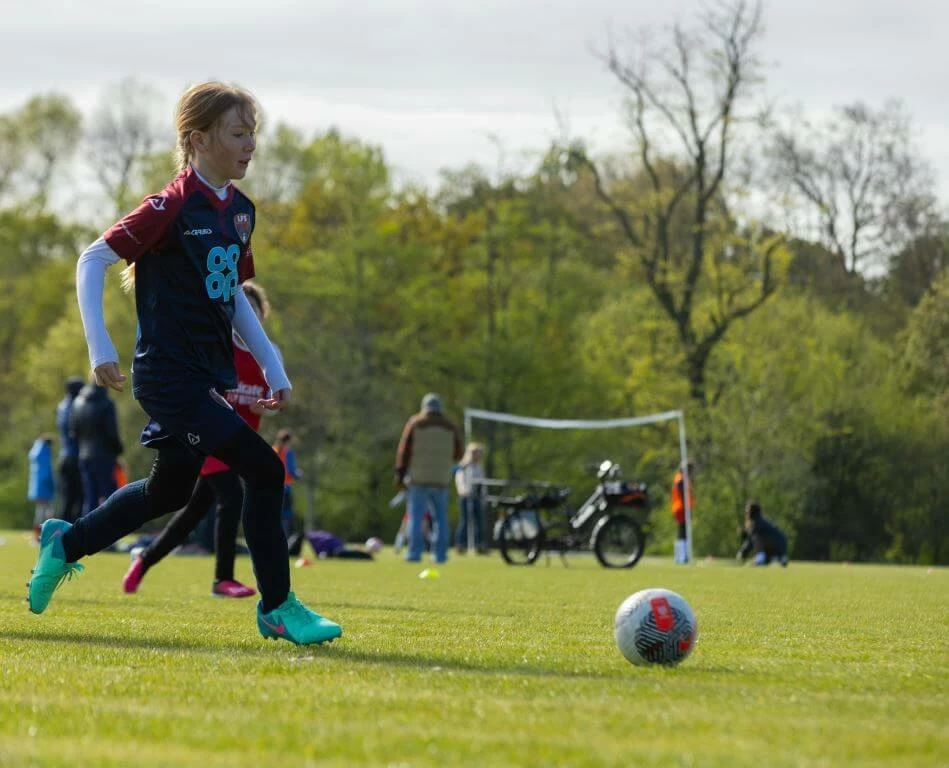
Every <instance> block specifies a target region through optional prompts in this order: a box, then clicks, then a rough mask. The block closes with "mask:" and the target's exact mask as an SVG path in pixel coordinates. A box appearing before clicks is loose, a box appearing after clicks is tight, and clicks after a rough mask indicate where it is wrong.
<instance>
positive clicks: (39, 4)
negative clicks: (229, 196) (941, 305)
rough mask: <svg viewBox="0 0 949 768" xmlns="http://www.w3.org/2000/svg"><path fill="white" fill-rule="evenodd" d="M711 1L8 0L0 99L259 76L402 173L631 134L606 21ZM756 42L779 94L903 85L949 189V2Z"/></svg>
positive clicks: (686, 14) (848, 7)
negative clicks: (566, 134)
mask: <svg viewBox="0 0 949 768" xmlns="http://www.w3.org/2000/svg"><path fill="white" fill-rule="evenodd" d="M703 6H704V4H703V3H701V2H699V1H698V0H663V2H655V0H505V1H503V2H502V1H499V0H362V1H361V2H356V1H355V0H339V1H337V0H252V1H250V0H227V1H226V2H225V1H224V0H200V1H199V2H195V1H194V0H188V2H184V0H160V1H156V2H148V3H135V2H132V1H131V0H87V2H85V3H75V2H72V0H58V1H57V0H8V1H7V2H5V3H4V7H3V11H2V17H0V28H2V29H3V36H2V39H3V44H2V46H0V71H2V72H3V77H2V79H0V111H6V110H9V109H11V108H14V107H16V106H19V105H20V104H22V102H23V101H25V100H26V99H27V98H28V97H29V96H31V95H33V94H36V93H39V92H42V91H47V90H58V91H61V92H64V93H66V94H69V95H70V96H71V97H72V98H73V99H74V101H75V102H76V103H77V104H78V105H79V106H80V108H82V109H83V111H85V112H87V113H88V112H89V111H91V109H92V108H93V107H94V106H95V104H96V103H97V100H98V99H99V98H100V97H101V96H102V94H103V92H104V91H105V90H106V89H107V87H108V86H109V85H113V84H115V83H116V82H117V81H118V80H120V79H121V78H123V77H127V76H132V77H135V78H136V79H139V80H141V81H145V82H151V83H153V84H154V85H156V86H157V87H159V88H160V89H161V90H162V91H163V92H164V93H166V94H167V98H168V104H169V107H168V108H169V126H170V125H171V115H170V110H171V107H172V104H173V101H174V99H175V98H176V97H177V95H178V94H179V93H180V91H181V90H183V88H184V87H185V86H187V85H188V84H190V83H193V82H197V81H200V80H205V79H208V78H212V77H213V78H220V79H223V80H227V81H231V82H237V83H239V84H241V85H243V86H245V87H247V88H249V89H250V90H251V91H253V92H254V94H255V95H256V96H257V97H258V99H259V100H260V101H261V103H262V104H263V106H264V109H265V110H266V112H267V114H268V116H269V117H270V118H278V119H283V120H286V121H288V122H290V123H292V124H294V125H296V126H298V127H300V128H302V129H304V130H314V131H315V130H322V129H325V128H327V127H329V126H330V125H336V126H338V127H339V128H340V129H341V130H342V131H343V132H344V133H347V134H351V135H355V136H357V137H359V138H361V139H364V140H367V141H370V142H373V143H377V144H381V145H382V146H383V147H384V149H385V151H386V155H387V157H388V159H389V161H390V164H391V165H392V166H394V168H395V169H396V171H397V178H399V179H400V180H409V179H414V180H420V181H423V182H426V183H432V182H434V180H435V179H436V174H437V170H438V169H439V168H441V167H454V168H457V167H460V166H462V165H464V164H466V163H467V162H470V161H474V162H478V163H481V164H484V165H486V166H488V167H492V168H494V167H497V164H498V151H497V148H496V146H495V145H494V144H493V143H492V141H491V140H490V138H489V137H490V136H491V135H492V134H493V135H495V136H497V137H498V139H499V140H500V142H501V144H502V146H504V147H505V149H506V156H507V157H508V159H507V160H506V161H505V162H506V164H507V165H508V166H510V167H512V168H516V167H518V159H517V158H518V157H519V155H520V153H521V151H522V150H529V149H542V148H543V147H544V146H545V145H546V144H547V143H548V142H549V140H550V139H551V138H552V137H554V136H555V135H557V133H558V129H557V122H556V119H555V117H554V112H555V109H556V110H559V111H560V112H562V113H564V114H566V115H567V116H568V118H569V127H570V129H571V132H572V133H574V134H576V135H579V136H582V137H584V138H587V139H588V140H590V141H592V142H593V143H594V145H595V146H597V147H600V148H606V147H609V146H614V145H615V146H619V144H620V142H621V141H622V137H623V131H622V124H621V121H620V117H619V111H620V109H619V106H620V91H619V90H618V88H617V86H616V84H615V83H614V81H613V80H612V79H611V77H610V76H609V75H608V74H607V73H606V72H604V70H603V68H602V65H601V64H600V63H599V62H598V61H597V60H596V59H595V57H594V56H593V55H592V54H591V52H590V49H591V47H599V46H602V44H603V43H604V41H605V40H606V36H607V30H608V29H610V28H612V29H613V30H615V31H616V32H617V33H620V34H622V33H623V32H624V31H630V30H638V29H640V28H643V27H646V28H650V29H652V30H654V31H655V34H657V35H661V34H662V31H663V29H664V28H666V27H667V26H668V25H669V24H671V23H672V22H674V21H677V20H678V21H683V22H686V23H688V22H689V21H690V20H691V19H694V18H695V16H696V14H697V12H698V11H700V10H701V8H702V7H703ZM764 22H765V34H764V38H763V40H762V42H761V44H760V47H759V51H760V54H761V56H762V58H763V59H764V60H765V62H766V64H767V71H766V75H767V83H766V93H767V95H768V96H769V97H770V99H771V100H774V101H777V102H778V103H779V104H782V105H786V106H791V105H794V104H799V105H801V106H802V107H803V108H804V109H805V110H809V111H814V112H815V113H816V114H819V113H821V112H824V111H826V110H828V109H829V108H831V107H832V106H834V105H839V104H845V103H852V102H854V101H857V100H863V101H865V102H867V103H869V104H871V105H873V106H877V107H879V106H881V105H882V104H883V102H884V101H885V100H886V99H889V98H898V99H900V100H902V101H903V103H904V104H905V106H906V111H907V112H908V114H909V115H910V116H911V118H912V121H913V125H914V127H915V129H916V131H917V134H918V140H919V146H920V149H921V152H922V154H923V156H924V157H925V158H927V159H928V160H929V161H930V162H931V163H932V164H933V165H934V166H935V168H936V170H937V173H938V176H939V185H940V190H941V194H942V197H943V199H944V201H949V141H947V140H946V135H945V134H946V128H947V126H949V98H946V93H945V88H946V83H947V80H949V77H947V76H949V53H947V49H946V43H945V35H946V31H947V29H949V2H943V0H902V1H901V2H897V1H896V0H770V2H766V4H765V11H764Z"/></svg>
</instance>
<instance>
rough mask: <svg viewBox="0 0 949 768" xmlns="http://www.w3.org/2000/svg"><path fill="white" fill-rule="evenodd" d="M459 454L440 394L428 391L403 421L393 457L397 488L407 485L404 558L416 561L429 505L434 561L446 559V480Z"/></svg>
mask: <svg viewBox="0 0 949 768" xmlns="http://www.w3.org/2000/svg"><path fill="white" fill-rule="evenodd" d="M460 458H461V437H460V436H459V434H458V428H457V427H456V426H455V425H454V424H453V423H452V422H450V421H449V420H448V419H447V418H445V416H444V415H443V414H442V401H441V398H440V397H439V396H438V395H436V394H435V393H434V392H430V393H429V394H427V395H425V397H423V398H422V407H421V410H420V411H419V413H416V414H414V415H413V416H411V417H410V418H409V420H408V421H407V422H406V423H405V427H404V428H403V430H402V438H401V440H399V448H398V450H397V452H396V457H395V477H396V484H397V485H398V486H399V488H404V487H405V485H406V478H407V477H408V478H410V480H409V485H408V515H409V529H408V536H409V547H408V552H407V554H406V557H405V559H406V561H408V562H419V561H420V560H421V559H422V550H423V549H424V545H425V541H424V536H423V518H424V515H425V509H426V507H430V508H431V510H432V515H433V517H434V522H435V547H434V551H433V553H432V555H433V560H434V561H435V562H436V563H444V562H445V561H446V560H447V559H448V484H449V482H451V468H452V465H453V464H454V463H455V462H456V461H458V460H459V459H460Z"/></svg>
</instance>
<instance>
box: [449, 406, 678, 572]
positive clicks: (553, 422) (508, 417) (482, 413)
mask: <svg viewBox="0 0 949 768" xmlns="http://www.w3.org/2000/svg"><path fill="white" fill-rule="evenodd" d="M475 419H479V420H481V421H493V422H497V423H500V424H515V425H518V426H523V427H537V428H540V429H615V428H617V427H639V426H645V425H647V424H659V423H661V422H665V421H673V420H675V421H677V422H678V426H679V459H680V462H681V464H680V466H681V468H682V477H683V480H684V483H685V487H686V488H689V487H690V485H691V478H689V456H688V447H687V443H686V434H685V414H684V412H683V411H663V412H662V413H651V414H648V415H646V416H633V417H628V418H619V419H541V418H535V417H533V416H521V415H519V414H515V413H502V412H500V411H486V410H482V409H479V408H465V443H466V444H467V443H469V442H470V441H471V435H472V423H473V421H474V420H475ZM683 496H684V500H685V538H686V547H687V551H688V556H689V562H690V563H692V562H693V557H692V509H691V504H690V501H689V494H688V493H684V494H683ZM473 536H474V532H473V531H472V526H470V525H469V526H468V547H469V549H473V548H474V540H473Z"/></svg>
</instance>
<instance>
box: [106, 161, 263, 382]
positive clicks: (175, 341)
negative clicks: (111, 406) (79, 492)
mask: <svg viewBox="0 0 949 768" xmlns="http://www.w3.org/2000/svg"><path fill="white" fill-rule="evenodd" d="M253 231H254V204H253V203H252V202H251V201H250V200H249V199H248V198H247V197H246V196H245V195H244V194H243V193H242V192H241V191H240V190H238V189H236V188H235V187H234V185H233V184H231V185H229V186H228V189H227V196H226V197H225V198H224V199H223V200H221V199H219V198H218V197H217V196H216V195H215V194H214V191H213V190H212V189H210V188H209V187H208V186H207V185H206V184H205V183H204V182H202V181H201V180H200V179H199V178H198V176H197V174H196V173H195V172H194V169H192V168H191V167H190V166H189V167H188V168H187V169H186V170H184V171H182V172H181V173H180V174H178V176H177V177H176V178H175V179H174V180H173V181H172V182H171V183H169V184H168V186H166V187H165V188H164V189H163V190H162V191H161V193H160V194H157V195H152V196H151V197H147V198H145V200H144V201H143V202H142V204H141V205H140V206H139V207H138V208H136V209H135V210H134V211H132V212H131V213H130V214H128V215H127V216H126V217H125V218H124V219H122V220H121V221H120V222H118V223H117V224H115V225H114V226H113V227H112V228H111V229H109V231H108V232H106V233H105V235H104V237H105V241H106V243H107V244H108V245H109V247H110V248H112V250H113V251H115V253H116V254H118V256H119V257H120V258H123V259H125V260H126V261H127V262H128V263H129V264H135V304H136V309H137V312H138V340H137V341H136V344H135V360H134V362H133V364H132V382H133V385H134V386H133V393H134V394H135V395H136V396H140V395H145V394H149V393H151V394H155V393H157V392H160V391H162V390H163V389H165V388H167V387H168V386H169V385H180V384H182V383H183V382H188V383H192V384H202V383H207V385H208V386H212V387H216V388H220V389H231V388H232V387H234V386H236V384H237V377H236V375H235V371H234V348H233V344H232V342H231V322H232V319H233V317H234V295H235V294H236V293H237V291H239V290H241V289H240V287H239V286H240V283H242V282H244V281H245V280H249V279H250V278H252V277H253V276H254V257H253V251H252V249H251V244H250V239H251V234H252V233H253Z"/></svg>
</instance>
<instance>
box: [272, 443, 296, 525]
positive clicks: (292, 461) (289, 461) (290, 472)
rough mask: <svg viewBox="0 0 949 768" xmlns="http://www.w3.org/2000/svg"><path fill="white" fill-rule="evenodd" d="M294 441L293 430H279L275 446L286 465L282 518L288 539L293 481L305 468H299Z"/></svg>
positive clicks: (291, 511) (291, 523)
mask: <svg viewBox="0 0 949 768" xmlns="http://www.w3.org/2000/svg"><path fill="white" fill-rule="evenodd" d="M293 442H294V437H293V432H291V431H290V430H289V429H286V428H285V429H281V430H280V431H279V432H277V442H276V443H274V446H273V449H274V450H275V451H276V452H277V455H278V456H279V457H280V461H282V462H283V467H284V476H283V510H282V514H281V520H282V521H283V532H284V533H285V534H286V535H287V538H288V539H289V538H290V534H291V533H292V532H293V482H294V481H295V480H299V479H300V478H301V477H303V470H301V469H298V468H297V454H296V452H295V451H294V450H293Z"/></svg>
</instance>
